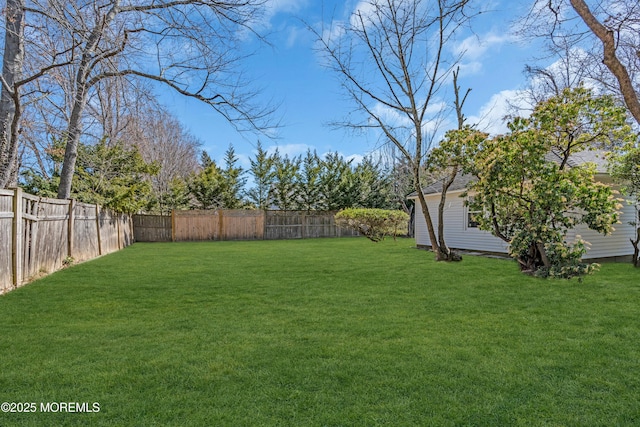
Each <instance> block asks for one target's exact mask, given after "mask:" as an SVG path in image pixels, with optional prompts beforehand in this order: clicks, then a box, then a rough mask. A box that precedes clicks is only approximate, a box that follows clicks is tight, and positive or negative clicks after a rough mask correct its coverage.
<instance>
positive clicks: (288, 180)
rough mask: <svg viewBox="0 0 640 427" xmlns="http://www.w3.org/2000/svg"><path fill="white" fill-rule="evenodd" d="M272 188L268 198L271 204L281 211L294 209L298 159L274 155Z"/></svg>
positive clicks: (298, 170)
mask: <svg viewBox="0 0 640 427" xmlns="http://www.w3.org/2000/svg"><path fill="white" fill-rule="evenodd" d="M274 162H275V165H274V174H273V186H272V187H271V192H270V197H271V200H273V204H274V205H275V206H277V207H278V209H280V210H282V211H290V210H294V209H295V208H296V200H297V199H298V174H299V173H300V159H299V158H298V157H294V158H293V159H290V158H289V156H287V155H285V156H284V157H283V156H280V154H279V153H278V152H277V151H276V153H275V154H274Z"/></svg>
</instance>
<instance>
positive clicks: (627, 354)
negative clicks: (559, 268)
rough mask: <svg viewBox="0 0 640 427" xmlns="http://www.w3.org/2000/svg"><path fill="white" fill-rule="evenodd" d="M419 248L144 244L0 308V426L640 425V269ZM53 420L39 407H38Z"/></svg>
mask: <svg viewBox="0 0 640 427" xmlns="http://www.w3.org/2000/svg"><path fill="white" fill-rule="evenodd" d="M413 246H414V243H413V241H411V240H398V241H396V242H394V241H393V240H388V241H385V242H383V243H380V244H374V243H371V242H369V241H367V240H365V239H359V238H352V239H349V238H346V239H319V240H303V241H268V242H266V241H260V242H207V243H180V244H179V243H171V244H141V243H138V244H135V245H133V246H132V247H129V248H127V249H125V250H123V251H120V252H118V253H115V254H112V255H109V256H106V257H103V258H100V259H97V260H94V261H92V262H87V263H84V264H81V265H77V266H74V267H72V268H69V269H67V270H64V271H61V272H58V273H56V274H53V275H51V276H49V277H46V278H44V279H42V280H39V281H37V282H34V283H32V284H29V285H28V286H25V287H23V288H21V289H19V290H17V291H14V292H11V293H9V294H7V295H5V296H3V297H0V325H2V330H1V333H0V334H1V335H0V401H3V402H35V403H37V405H39V404H40V403H41V402H45V403H46V402H88V403H89V404H91V403H93V402H98V403H99V405H100V412H97V413H42V412H40V411H38V412H37V413H23V414H18V413H0V425H2V426H11V425H34V426H41V425H57V426H59V425H116V426H125V425H126V426H129V425H131V426H133V425H140V426H142V425H144V426H153V425H175V426H205V425H212V426H213V425H229V426H243V425H246V426H249V425H251V426H253V425H260V426H262V425H279V426H289V425H291V426H294V425H295V426H303V425H304V426H307V425H310V426H324V425H328V426H351V425H367V426H370V425H394V426H396V425H398V426H400V425H402V426H405V425H437V426H446V425H478V426H497V425H510V426H511V425H523V426H524V425H526V426H530V425H552V426H563V425H567V426H578V425H583V426H598V425H602V426H612V425H640V403H639V402H640V272H639V271H638V270H634V269H633V268H632V267H631V266H630V265H626V264H606V265H603V267H602V269H601V271H600V272H598V273H596V275H594V276H592V277H588V278H586V279H585V280H584V281H583V282H582V283H579V282H578V281H576V280H572V281H560V280H539V279H533V278H529V277H525V276H523V275H522V274H520V273H519V272H518V271H517V267H516V265H515V264H514V263H513V262H511V261H505V260H496V259H487V258H480V257H472V256H466V257H465V259H464V261H463V262H462V263H455V264H448V263H436V262H435V261H433V256H432V254H431V253H428V252H425V251H420V250H416V249H414V248H413ZM38 408H39V406H38Z"/></svg>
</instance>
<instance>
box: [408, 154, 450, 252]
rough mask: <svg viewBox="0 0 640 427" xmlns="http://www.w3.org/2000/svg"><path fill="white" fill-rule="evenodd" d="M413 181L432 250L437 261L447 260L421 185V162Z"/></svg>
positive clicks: (415, 171) (414, 173) (415, 169)
mask: <svg viewBox="0 0 640 427" xmlns="http://www.w3.org/2000/svg"><path fill="white" fill-rule="evenodd" d="M413 182H414V187H415V189H416V191H417V192H418V200H419V201H420V208H421V209H422V214H423V216H424V220H425V222H426V223H427V232H428V233H429V240H430V241H431V250H432V251H433V252H434V253H435V254H436V260H437V261H446V260H447V259H448V256H449V255H448V254H446V253H443V252H442V250H441V248H440V245H439V243H438V238H437V237H436V232H435V229H434V227H433V221H432V220H431V213H430V212H429V206H428V205H427V200H426V199H425V197H424V193H423V192H422V187H421V185H420V165H419V164H418V166H417V168H416V167H414V172H413Z"/></svg>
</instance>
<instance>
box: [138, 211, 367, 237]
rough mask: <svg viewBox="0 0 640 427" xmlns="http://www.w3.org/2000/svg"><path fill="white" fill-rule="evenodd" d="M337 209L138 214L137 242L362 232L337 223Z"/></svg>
mask: <svg viewBox="0 0 640 427" xmlns="http://www.w3.org/2000/svg"><path fill="white" fill-rule="evenodd" d="M334 214H335V213H334V212H298V211H287V212H283V211H266V212H265V211H256V210H246V209H244V210H243V209H235V210H216V211H207V210H192V211H173V213H172V216H171V217H161V216H158V215H135V216H134V218H133V221H134V231H135V236H136V241H137V242H169V241H195V240H280V239H305V238H314V237H351V236H357V235H358V233H357V232H355V231H353V230H350V229H346V228H341V227H338V226H336V224H335V220H334Z"/></svg>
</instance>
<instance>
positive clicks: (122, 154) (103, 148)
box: [73, 140, 159, 213]
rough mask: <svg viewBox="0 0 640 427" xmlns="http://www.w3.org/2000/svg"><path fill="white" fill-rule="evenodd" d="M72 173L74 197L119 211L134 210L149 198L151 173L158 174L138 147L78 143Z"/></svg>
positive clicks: (144, 203) (132, 211) (142, 206)
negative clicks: (79, 144)
mask: <svg viewBox="0 0 640 427" xmlns="http://www.w3.org/2000/svg"><path fill="white" fill-rule="evenodd" d="M77 166H78V167H77V170H76V176H75V180H76V182H75V184H74V185H75V191H74V193H73V194H74V196H75V197H76V198H78V199H79V200H82V201H85V202H88V203H95V204H99V205H102V206H104V207H107V208H110V209H113V210H115V211H118V212H127V213H134V212H138V211H139V210H141V209H142V208H144V207H145V206H146V205H147V204H148V202H149V199H150V198H151V195H152V188H151V181H150V179H149V177H150V176H152V175H155V174H157V173H158V170H159V167H158V165H157V164H155V163H147V162H145V161H144V159H143V158H142V155H141V154H140V152H139V151H138V149H137V148H135V147H132V148H126V147H125V146H124V143H122V142H116V143H111V144H107V143H106V141H104V140H103V141H101V142H99V143H98V144H95V145H81V146H80V153H79V156H78V163H77Z"/></svg>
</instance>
